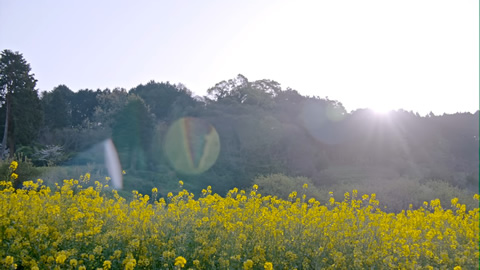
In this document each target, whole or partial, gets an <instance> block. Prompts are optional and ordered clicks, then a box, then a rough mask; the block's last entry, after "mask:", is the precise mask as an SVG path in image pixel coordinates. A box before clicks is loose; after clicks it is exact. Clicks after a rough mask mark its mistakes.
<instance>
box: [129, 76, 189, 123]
mask: <svg viewBox="0 0 480 270" xmlns="http://www.w3.org/2000/svg"><path fill="white" fill-rule="evenodd" d="M130 94H134V95H137V96H139V97H140V98H142V99H143V100H144V101H145V104H147V105H148V107H149V108H150V112H151V113H153V114H154V115H155V117H156V118H157V119H158V120H166V119H171V120H174V119H175V118H177V117H181V116H185V115H187V114H186V112H188V111H190V110H191V109H192V108H193V107H195V106H196V101H195V100H194V99H193V98H192V96H191V92H190V91H189V90H188V89H187V88H186V87H185V86H183V85H181V84H179V85H172V84H170V83H168V82H167V83H157V82H155V81H150V82H149V83H147V84H145V85H143V84H141V85H139V86H137V87H135V88H133V89H131V90H130Z"/></svg>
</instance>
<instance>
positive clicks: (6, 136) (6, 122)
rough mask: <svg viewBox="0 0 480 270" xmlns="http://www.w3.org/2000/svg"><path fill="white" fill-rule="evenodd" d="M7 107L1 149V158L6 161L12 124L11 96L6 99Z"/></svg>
mask: <svg viewBox="0 0 480 270" xmlns="http://www.w3.org/2000/svg"><path fill="white" fill-rule="evenodd" d="M6 103H7V104H6V105H7V109H6V112H5V128H4V131H3V139H2V147H1V148H0V157H1V158H2V160H3V159H5V155H4V153H5V149H6V147H7V138H8V122H10V121H9V120H10V95H9V94H7V98H6Z"/></svg>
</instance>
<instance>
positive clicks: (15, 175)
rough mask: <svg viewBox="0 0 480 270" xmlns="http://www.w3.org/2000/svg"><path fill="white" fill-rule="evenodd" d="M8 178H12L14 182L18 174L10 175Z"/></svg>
mask: <svg viewBox="0 0 480 270" xmlns="http://www.w3.org/2000/svg"><path fill="white" fill-rule="evenodd" d="M10 177H12V179H14V180H15V179H17V178H18V174H16V173H12V175H11V176H10Z"/></svg>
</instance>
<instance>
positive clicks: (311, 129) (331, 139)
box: [299, 102, 345, 144]
mask: <svg viewBox="0 0 480 270" xmlns="http://www.w3.org/2000/svg"><path fill="white" fill-rule="evenodd" d="M299 117H300V120H301V121H302V124H303V126H304V127H305V129H306V130H307V131H308V133H309V134H310V135H311V136H312V137H314V138H315V139H316V140H317V141H320V142H322V143H326V144H336V143H339V142H340V141H342V137H341V135H342V133H341V132H339V130H338V128H339V123H340V122H341V121H342V120H343V119H344V118H345V114H344V112H343V110H342V109H341V108H340V107H335V106H333V105H331V104H328V105H326V106H325V105H322V104H319V103H316V102H309V103H305V104H304V106H303V107H302V111H301V113H300V115H299Z"/></svg>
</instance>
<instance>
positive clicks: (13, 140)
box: [0, 50, 43, 157]
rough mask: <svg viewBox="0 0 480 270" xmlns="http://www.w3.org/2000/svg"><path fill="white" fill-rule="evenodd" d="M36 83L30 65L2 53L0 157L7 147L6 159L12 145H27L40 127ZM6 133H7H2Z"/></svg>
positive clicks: (12, 151)
mask: <svg viewBox="0 0 480 270" xmlns="http://www.w3.org/2000/svg"><path fill="white" fill-rule="evenodd" d="M35 85H36V80H35V78H34V75H33V74H32V73H31V68H30V64H28V63H27V61H26V60H25V59H24V58H23V55H22V54H20V53H18V52H12V51H10V50H4V51H2V53H1V57H0V99H1V101H2V104H3V105H2V107H1V109H0V112H1V113H0V115H2V116H3V117H2V120H3V119H5V121H3V126H2V129H1V130H0V132H2V134H3V140H2V148H0V149H1V150H0V153H2V152H3V150H4V149H5V148H4V147H6V146H7V144H8V147H9V150H10V156H11V157H12V156H13V153H14V152H15V145H16V144H23V145H28V144H31V143H32V141H33V140H34V139H35V137H36V135H37V134H38V130H39V128H40V126H41V125H42V120H43V119H42V110H41V106H40V102H39V98H38V93H37V90H36V89H35ZM5 130H7V132H5Z"/></svg>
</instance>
